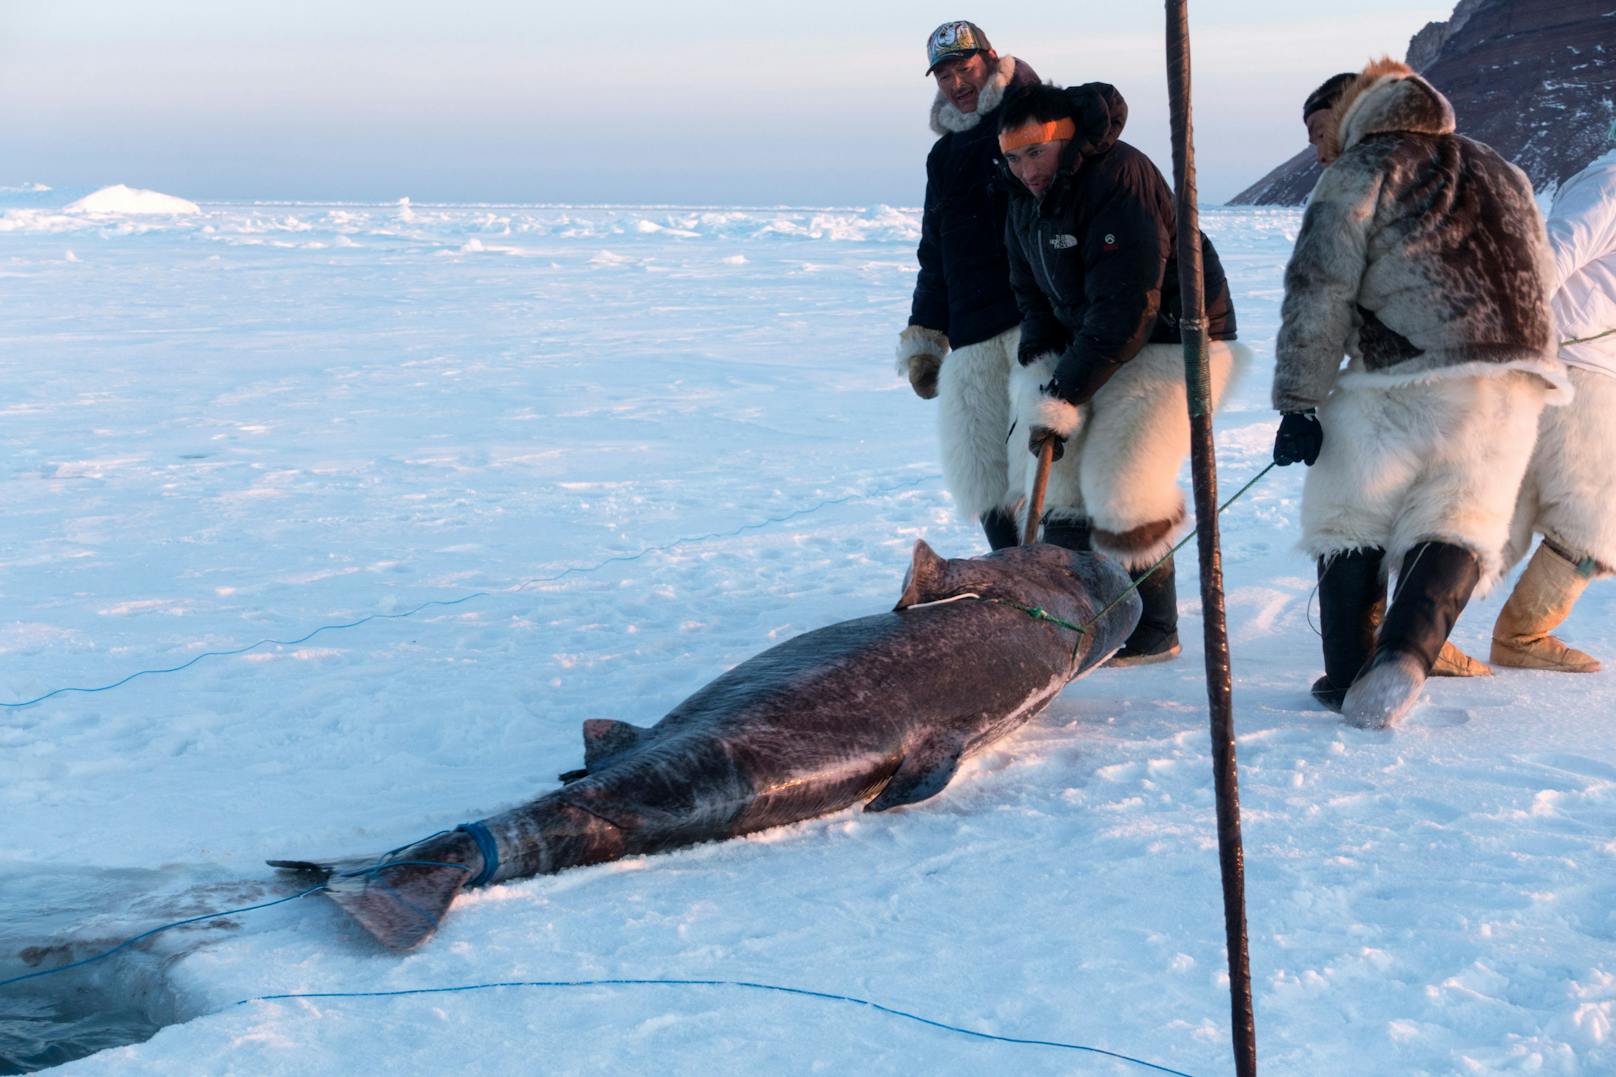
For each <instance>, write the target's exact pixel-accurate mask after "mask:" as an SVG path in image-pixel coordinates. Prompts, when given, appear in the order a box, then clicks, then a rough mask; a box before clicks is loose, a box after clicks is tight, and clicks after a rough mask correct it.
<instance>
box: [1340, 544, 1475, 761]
mask: <svg viewBox="0 0 1616 1077" xmlns="http://www.w3.org/2000/svg"><path fill="white" fill-rule="evenodd" d="M1480 579H1481V563H1480V562H1479V561H1477V560H1476V555H1475V554H1473V553H1471V552H1470V551H1469V550H1466V549H1464V548H1462V547H1459V546H1452V545H1449V544H1448V543H1446V542H1422V543H1420V544H1419V545H1417V546H1415V547H1414V548H1413V549H1411V550H1409V551H1408V553H1406V554H1405V555H1404V556H1403V571H1402V574H1401V575H1400V576H1399V577H1398V579H1397V591H1396V593H1395V594H1394V595H1393V596H1392V602H1391V605H1390V606H1389V607H1388V608H1387V610H1386V619H1385V621H1383V622H1382V623H1381V626H1380V638H1379V639H1378V640H1377V641H1376V643H1375V653H1374V654H1373V655H1372V656H1371V657H1370V659H1369V664H1368V665H1366V666H1365V667H1364V669H1363V672H1362V673H1360V674H1358V678H1357V680H1355V681H1353V682H1352V687H1350V688H1348V689H1347V694H1346V696H1345V697H1344V698H1343V699H1342V701H1341V714H1342V717H1344V718H1345V719H1346V720H1347V722H1348V723H1349V724H1351V725H1355V726H1358V727H1360V728H1363V729H1383V728H1385V727H1386V726H1389V725H1391V724H1392V723H1393V722H1396V721H1397V720H1398V719H1400V718H1402V717H1403V715H1405V714H1407V713H1408V711H1409V708H1410V707H1412V706H1413V705H1414V701H1415V700H1416V699H1418V698H1419V695H1420V689H1421V688H1423V687H1424V686H1425V678H1426V677H1428V676H1430V674H1431V667H1432V666H1433V665H1434V664H1435V663H1436V656H1437V655H1438V654H1439V653H1441V651H1442V644H1443V643H1445V642H1447V638H1448V633H1449V632H1452V631H1453V624H1454V622H1455V621H1457V620H1458V619H1459V614H1460V612H1461V611H1462V610H1463V609H1464V608H1465V603H1466V602H1469V601H1470V593H1471V592H1472V591H1474V590H1475V589H1476V584H1477V582H1479V581H1480Z"/></svg>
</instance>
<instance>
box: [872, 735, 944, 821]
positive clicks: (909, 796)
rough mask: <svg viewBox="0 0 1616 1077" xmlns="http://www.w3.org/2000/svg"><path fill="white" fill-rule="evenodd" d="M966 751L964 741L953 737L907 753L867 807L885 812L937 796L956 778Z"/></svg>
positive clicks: (921, 746) (922, 745)
mask: <svg viewBox="0 0 1616 1077" xmlns="http://www.w3.org/2000/svg"><path fill="white" fill-rule="evenodd" d="M964 754H965V744H964V742H963V741H961V740H958V739H955V738H952V737H950V738H937V739H933V740H930V741H927V742H925V743H924V744H921V745H919V746H918V747H917V748H916V749H915V750H914V751H910V752H906V753H904V757H903V761H902V762H900V763H899V764H898V769H897V771H896V772H895V773H894V774H893V775H892V778H891V780H889V781H888V782H887V784H886V788H885V789H882V790H881V795H880V796H878V797H876V798H875V799H874V800H872V801H870V802H869V803H868V804H866V805H864V810H865V811H886V810H887V809H888V808H899V807H902V806H903V805H905V804H918V803H919V802H920V801H922V800H926V799H928V798H930V797H934V796H936V795H937V794H938V793H941V792H942V791H943V788H944V787H945V786H947V785H948V783H949V782H950V781H951V780H952V779H953V777H954V774H955V772H957V771H958V770H959V764H960V757H961V756H963V755H964Z"/></svg>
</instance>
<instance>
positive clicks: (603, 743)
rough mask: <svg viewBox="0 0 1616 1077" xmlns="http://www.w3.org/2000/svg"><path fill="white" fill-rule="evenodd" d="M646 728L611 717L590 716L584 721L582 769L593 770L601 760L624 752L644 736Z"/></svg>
mask: <svg viewBox="0 0 1616 1077" xmlns="http://www.w3.org/2000/svg"><path fill="white" fill-rule="evenodd" d="M647 732H648V731H647V730H644V729H641V728H640V727H639V726H637V725H630V724H629V723H628V722H619V721H616V720H614V719H611V718H590V719H587V720H586V721H585V722H584V769H585V770H593V769H594V768H595V766H596V765H597V764H598V763H600V761H601V760H603V759H606V758H608V757H610V756H614V755H617V754H618V753H619V752H626V751H628V750H629V749H630V748H632V747H634V746H635V745H636V744H638V743H640V738H641V737H644V736H645V734H646V733H647Z"/></svg>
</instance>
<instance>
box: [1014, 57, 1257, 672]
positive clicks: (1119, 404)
mask: <svg viewBox="0 0 1616 1077" xmlns="http://www.w3.org/2000/svg"><path fill="white" fill-rule="evenodd" d="M1127 117H1128V106H1127V104H1126V103H1125V102H1124V101H1123V100H1122V96H1121V95H1120V94H1119V93H1117V91H1116V89H1115V88H1114V87H1111V86H1108V85H1105V84H1104V83H1089V84H1088V85H1086V86H1078V87H1074V88H1072V89H1066V90H1062V89H1058V88H1056V87H1053V86H1030V87H1028V88H1026V89H1025V90H1022V91H1020V92H1018V93H1017V94H1016V95H1015V96H1014V97H1012V98H1011V99H1010V100H1009V101H1007V102H1005V105H1004V110H1003V112H1002V113H1001V114H1000V118H999V146H1000V150H1001V152H1002V154H1003V156H1004V162H1005V165H1006V167H1007V169H1008V170H1009V172H1010V175H1011V177H1012V180H1011V182H1010V184H1009V186H1010V213H1009V220H1008V222H1007V225H1006V240H1005V242H1006V245H1007V246H1008V248H1009V252H1010V281H1011V286H1012V287H1013V288H1014V289H1015V293H1016V300H1017V302H1018V303H1019V304H1020V307H1021V340H1020V345H1019V359H1020V363H1021V366H1020V367H1019V368H1018V371H1017V373H1016V374H1015V375H1013V377H1012V397H1013V400H1014V401H1015V404H1014V406H1015V408H1016V412H1017V415H1018V416H1019V419H1020V422H1021V426H1020V429H1021V430H1023V431H1027V433H1026V434H1023V435H1021V437H1022V439H1023V440H1022V441H1021V444H1024V445H1026V446H1027V447H1028V448H1030V449H1031V450H1032V451H1033V452H1034V453H1037V452H1038V451H1039V449H1040V448H1041V446H1042V445H1043V443H1044V442H1046V441H1049V440H1051V439H1053V440H1054V442H1055V445H1056V451H1057V456H1058V459H1057V461H1056V463H1055V464H1054V466H1053V467H1051V469H1050V477H1049V488H1048V492H1047V495H1046V500H1045V504H1046V505H1047V506H1048V511H1047V513H1046V514H1045V518H1044V537H1045V541H1051V542H1057V543H1059V544H1061V545H1064V546H1070V547H1074V548H1086V547H1088V546H1090V545H1092V547H1093V548H1094V549H1097V550H1099V551H1100V552H1101V553H1104V554H1108V555H1110V556H1111V557H1114V558H1116V559H1117V560H1119V561H1121V562H1122V564H1123V565H1124V566H1126V567H1127V569H1128V571H1129V573H1130V574H1131V575H1132V576H1133V578H1134V579H1135V580H1136V581H1138V584H1139V595H1140V597H1141V598H1142V599H1143V600H1144V611H1143V613H1142V614H1141V616H1140V619H1139V626H1138V627H1137V628H1136V629H1135V630H1134V633H1133V635H1132V636H1131V637H1130V638H1129V640H1128V642H1127V644H1126V646H1124V647H1123V649H1122V650H1121V651H1118V652H1117V655H1116V657H1115V658H1113V659H1112V664H1113V665H1138V664H1143V663H1146V662H1160V661H1165V660H1167V659H1169V658H1172V657H1173V656H1174V655H1176V654H1178V653H1179V643H1178V592H1177V587H1176V586H1175V583H1174V579H1173V562H1172V558H1171V556H1170V553H1171V550H1172V546H1173V543H1174V541H1175V539H1176V538H1177V533H1178V531H1179V530H1180V529H1181V526H1182V524H1183V521H1184V495H1183V493H1182V491H1180V489H1179V486H1178V471H1179V468H1180V466H1181V465H1182V464H1183V462H1184V459H1185V457H1186V456H1188V455H1189V448H1190V427H1189V408H1188V406H1187V404H1186V401H1185V390H1184V353H1183V344H1182V338H1181V337H1180V336H1179V328H1178V321H1179V314H1180V306H1179V298H1178V261H1177V257H1176V255H1175V253H1174V251H1175V247H1176V233H1177V226H1176V222H1175V219H1174V207H1173V195H1172V191H1171V190H1170V189H1169V188H1168V186H1167V181H1166V180H1164V179H1163V178H1162V175H1161V173H1160V172H1158V171H1157V170H1156V166H1155V165H1153V164H1151V162H1150V159H1149V158H1148V157H1146V156H1145V155H1144V154H1143V153H1140V152H1139V151H1138V150H1136V149H1134V148H1133V147H1132V146H1130V145H1128V144H1127V143H1126V142H1121V141H1118V136H1119V135H1121V133H1122V128H1123V125H1124V123H1126V122H1127ZM1201 252H1202V258H1203V260H1204V265H1205V270H1206V321H1207V336H1208V339H1209V340H1210V342H1211V345H1210V355H1209V358H1210V360H1211V374H1212V391H1213V400H1214V402H1215V401H1216V400H1217V399H1219V398H1220V397H1221V396H1222V393H1223V390H1224V389H1225V388H1226V387H1227V385H1228V382H1229V379H1230V376H1231V375H1232V373H1233V372H1234V369H1235V366H1236V365H1237V360H1239V361H1241V362H1243V361H1244V359H1245V357H1246V352H1245V349H1244V348H1243V347H1242V346H1240V345H1235V344H1233V343H1232V342H1233V341H1234V337H1235V317H1234V304H1233V302H1232V301H1231V299H1230V297H1229V285H1228V281H1227V280H1225V279H1224V275H1223V265H1222V263H1221V262H1219V261H1218V255H1217V251H1215V250H1214V249H1213V248H1212V244H1211V243H1209V242H1208V241H1207V240H1206V237H1205V236H1202V237H1201ZM1158 562H1160V564H1159V565H1158Z"/></svg>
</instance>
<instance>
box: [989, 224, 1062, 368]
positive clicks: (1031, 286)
mask: <svg viewBox="0 0 1616 1077" xmlns="http://www.w3.org/2000/svg"><path fill="white" fill-rule="evenodd" d="M1004 250H1005V254H1006V255H1008V256H1009V259H1010V290H1011V291H1013V292H1015V294H1016V306H1017V307H1018V308H1020V310H1021V346H1020V348H1019V349H1018V351H1017V358H1018V359H1019V360H1020V361H1021V363H1022V365H1023V366H1025V365H1026V364H1028V363H1030V362H1032V361H1033V360H1034V359H1036V358H1037V357H1038V356H1040V355H1043V354H1045V353H1047V352H1064V351H1065V350H1066V344H1067V339H1068V338H1067V334H1066V327H1065V326H1063V325H1061V323H1060V319H1059V318H1057V317H1055V311H1054V309H1053V308H1052V307H1051V306H1050V305H1049V297H1048V296H1046V295H1045V294H1044V290H1043V288H1042V287H1040V286H1039V284H1038V279H1037V278H1036V277H1034V276H1033V272H1032V266H1031V265H1030V264H1029V263H1028V261H1027V252H1026V251H1025V250H1023V249H1022V246H1021V235H1020V232H1019V230H1018V229H1017V228H1016V219H1015V215H1014V214H1011V215H1010V216H1008V217H1006V218H1005V222H1004Z"/></svg>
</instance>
